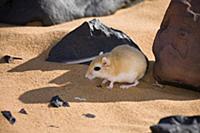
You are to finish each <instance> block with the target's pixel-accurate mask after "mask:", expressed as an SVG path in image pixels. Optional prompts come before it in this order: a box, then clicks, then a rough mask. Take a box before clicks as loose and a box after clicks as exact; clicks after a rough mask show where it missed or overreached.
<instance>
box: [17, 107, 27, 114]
mask: <svg viewBox="0 0 200 133" xmlns="http://www.w3.org/2000/svg"><path fill="white" fill-rule="evenodd" d="M19 113H21V114H25V115H27V114H28V113H27V111H26V110H25V109H24V108H22V109H20V111H19Z"/></svg>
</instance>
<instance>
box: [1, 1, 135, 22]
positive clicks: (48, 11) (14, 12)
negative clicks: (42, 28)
mask: <svg viewBox="0 0 200 133" xmlns="http://www.w3.org/2000/svg"><path fill="white" fill-rule="evenodd" d="M133 1H134V0H1V1H0V23H9V24H17V25H25V24H27V23H29V22H33V21H40V22H41V23H42V24H43V25H53V24H59V23H62V22H66V21H70V20H73V19H77V18H81V17H88V16H103V15H110V14H112V13H114V12H115V11H116V10H118V9H120V8H123V7H127V6H130V5H131V3H133Z"/></svg>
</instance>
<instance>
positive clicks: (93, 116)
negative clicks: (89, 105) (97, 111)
mask: <svg viewBox="0 0 200 133" xmlns="http://www.w3.org/2000/svg"><path fill="white" fill-rule="evenodd" d="M83 116H85V117H87V118H95V117H96V116H95V115H94V114H90V113H87V114H83Z"/></svg>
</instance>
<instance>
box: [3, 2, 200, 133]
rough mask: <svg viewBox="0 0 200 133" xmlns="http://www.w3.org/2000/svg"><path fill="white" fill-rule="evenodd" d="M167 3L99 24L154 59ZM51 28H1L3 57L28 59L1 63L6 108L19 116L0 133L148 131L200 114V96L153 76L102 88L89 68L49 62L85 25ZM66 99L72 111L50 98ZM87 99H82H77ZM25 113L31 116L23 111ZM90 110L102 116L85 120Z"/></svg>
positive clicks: (138, 7)
mask: <svg viewBox="0 0 200 133" xmlns="http://www.w3.org/2000/svg"><path fill="white" fill-rule="evenodd" d="M168 4H169V0H166V1H163V0H146V1H145V2H143V3H139V4H137V5H136V6H133V7H131V8H128V9H123V10H120V11H118V12H117V13H116V14H114V15H112V16H107V17H100V18H99V19H100V20H101V21H102V22H103V23H105V24H106V25H108V26H112V27H114V28H117V29H120V30H122V31H124V32H125V33H127V34H128V35H129V36H130V37H131V38H132V39H133V40H135V42H136V43H138V45H139V46H140V47H141V48H142V50H143V51H144V52H145V54H146V55H147V56H148V57H149V59H150V60H154V57H153V54H152V52H151V47H152V43H153V39H154V37H155V34H156V32H157V30H158V28H159V25H160V23H161V20H162V18H163V15H164V12H165V10H166V8H167V6H168ZM91 19H92V18H86V19H79V20H76V21H73V22H68V23H64V24H60V25H56V26H51V27H13V26H12V27H9V26H8V25H2V26H1V28H0V55H4V54H10V55H15V56H19V57H22V58H24V60H23V61H16V62H15V63H13V64H0V77H1V78H0V110H10V111H12V113H13V115H14V116H15V117H16V119H17V122H16V124H15V125H10V124H9V123H8V122H7V121H6V120H5V119H4V118H3V117H2V115H0V133H27V132H28V133H149V132H150V130H149V126H150V125H152V124H155V123H157V122H158V120H159V119H160V118H161V117H165V116H168V115H176V114H180V115H196V114H199V113H200V106H199V105H200V100H199V97H200V93H198V92H193V91H189V90H185V89H180V88H175V87H169V86H165V87H164V88H159V87H155V86H153V85H152V84H153V83H154V80H153V78H152V64H153V61H151V66H150V70H149V72H148V75H147V76H146V77H145V78H144V79H143V80H142V81H141V83H140V84H139V85H138V86H137V87H134V88H131V89H128V90H122V89H120V88H119V85H115V88H114V89H113V90H108V89H106V88H105V87H104V88H96V85H98V84H99V83H100V80H94V81H88V80H87V79H85V78H84V74H85V72H86V69H87V66H84V65H65V64H58V63H50V62H45V61H44V60H45V59H46V57H47V54H48V51H49V49H50V48H51V47H52V46H53V45H54V44H55V43H56V42H57V41H59V39H61V38H62V37H63V36H64V35H65V34H67V33H68V32H69V31H71V30H72V29H74V28H75V27H77V26H78V25H80V24H81V23H82V22H83V21H85V20H91ZM54 95H60V96H61V97H62V98H63V99H64V100H67V101H69V103H70V106H71V107H69V108H58V109H57V108H48V101H49V100H50V98H51V97H52V96H54ZM77 96H78V97H82V98H86V99H87V100H86V101H82V102H80V101H78V100H76V99H74V97H77ZM21 108H25V109H26V110H27V112H28V115H23V114H20V113H18V111H19V110H20V109H21ZM85 113H92V114H95V115H96V118H94V119H89V118H85V117H83V116H82V114H85Z"/></svg>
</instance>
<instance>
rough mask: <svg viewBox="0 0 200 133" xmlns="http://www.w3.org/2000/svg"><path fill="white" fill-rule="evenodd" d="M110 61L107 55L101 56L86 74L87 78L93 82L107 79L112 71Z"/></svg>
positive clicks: (92, 63)
mask: <svg viewBox="0 0 200 133" xmlns="http://www.w3.org/2000/svg"><path fill="white" fill-rule="evenodd" d="M110 65H111V62H110V59H109V58H108V56H107V54H104V55H100V56H98V57H97V58H96V59H94V60H93V61H92V62H91V63H90V66H89V68H88V70H87V72H86V74H85V77H86V78H88V79H90V80H92V79H94V78H106V77H107V76H108V74H109V71H110Z"/></svg>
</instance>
